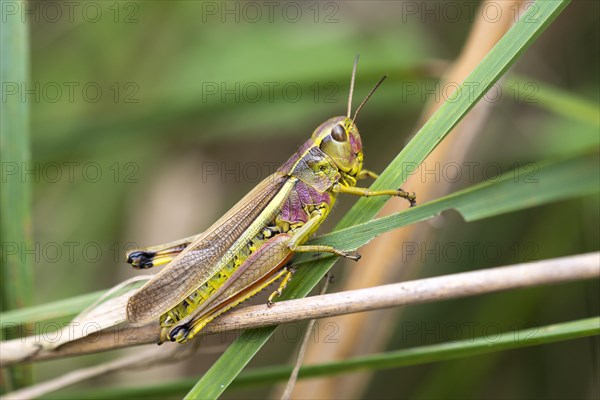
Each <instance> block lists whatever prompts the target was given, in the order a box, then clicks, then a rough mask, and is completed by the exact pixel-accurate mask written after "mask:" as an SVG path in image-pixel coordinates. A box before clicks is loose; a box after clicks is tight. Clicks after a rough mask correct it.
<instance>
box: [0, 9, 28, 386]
mask: <svg viewBox="0 0 600 400" xmlns="http://www.w3.org/2000/svg"><path fill="white" fill-rule="evenodd" d="M0 29H1V35H0V40H1V46H0V48H1V54H0V81H1V82H2V96H3V97H5V98H3V99H2V102H1V103H0V114H1V115H2V118H1V122H0V160H1V161H2V191H0V215H1V218H0V220H1V221H0V234H1V235H2V260H1V264H0V265H1V276H2V281H1V285H2V296H1V300H0V301H1V302H2V304H1V307H0V308H1V309H2V310H10V309H14V308H21V307H25V306H27V305H29V304H31V301H32V296H33V274H32V266H31V262H29V261H28V260H27V259H23V257H21V254H22V251H20V249H22V248H27V249H31V248H32V237H31V187H30V185H29V183H28V180H27V179H23V177H22V175H21V173H20V172H21V171H22V169H23V168H24V167H25V166H29V164H30V153H29V149H30V144H29V106H28V103H27V102H25V101H23V99H22V97H21V94H20V93H21V91H22V89H21V87H22V85H25V84H26V83H27V82H28V80H29V79H28V75H29V34H28V29H27V24H26V22H25V21H21V19H20V18H7V19H6V21H3V22H2V24H1V25H0ZM15 91H16V93H15ZM9 93H12V95H9ZM5 336H7V333H6V332H4V330H3V329H2V337H5ZM8 336H10V333H9V334H8ZM11 371H13V372H14V374H13V379H12V382H5V383H7V385H8V384H14V385H15V386H16V387H19V386H25V385H27V384H29V383H30V382H31V371H30V369H29V368H27V367H18V368H14V369H12V370H11Z"/></svg>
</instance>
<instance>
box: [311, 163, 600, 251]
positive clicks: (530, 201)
mask: <svg viewBox="0 0 600 400" xmlns="http://www.w3.org/2000/svg"><path fill="white" fill-rule="evenodd" d="M599 162H600V157H599V155H598V154H591V155H586V156H584V157H579V158H574V159H568V160H562V161H559V162H554V163H549V164H546V165H542V166H540V167H539V169H537V170H536V172H535V174H531V172H532V170H531V169H530V167H529V166H528V167H525V168H521V169H517V170H515V171H511V172H508V173H506V174H504V175H503V176H502V177H500V178H498V179H495V180H494V181H493V182H483V183H480V184H477V185H474V186H472V187H469V188H467V189H464V190H461V191H459V192H456V193H453V194H450V195H448V196H445V197H442V198H440V199H438V200H435V201H432V202H429V203H427V204H424V205H422V206H418V207H415V208H410V209H408V210H405V211H401V212H398V213H394V214H392V215H388V216H386V217H382V218H378V219H374V220H371V221H368V222H365V223H362V224H358V225H354V226H351V227H349V228H346V229H341V230H338V231H335V232H332V233H328V234H326V235H323V236H321V237H319V238H317V239H315V240H312V241H311V243H314V244H328V245H331V246H334V247H336V248H339V249H341V250H345V251H352V250H356V249H358V248H359V247H361V246H364V245H365V244H367V243H368V242H369V241H371V240H372V239H373V238H375V237H377V236H378V235H380V234H382V233H385V232H389V231H391V230H394V229H397V228H401V227H403V226H406V225H410V224H413V223H415V222H419V221H423V220H426V219H429V218H431V217H434V216H436V215H438V214H440V213H441V212H443V211H446V210H450V209H454V210H456V211H458V212H459V213H460V214H461V215H462V216H463V217H464V218H465V220H467V221H475V220H478V219H483V218H488V217H492V216H497V215H501V214H504V213H507V212H511V211H516V210H522V209H526V208H530V207H534V206H539V205H542V204H547V203H550V202H552V201H557V200H564V199H568V198H573V197H580V196H584V195H589V194H593V193H598V192H599V191H600V187H599V186H598V181H599V180H600V171H599V170H598V168H597V166H598V163H599ZM515 180H516V182H515ZM304 259H308V258H307V257H304Z"/></svg>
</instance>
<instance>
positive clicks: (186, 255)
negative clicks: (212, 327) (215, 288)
mask: <svg viewBox="0 0 600 400" xmlns="http://www.w3.org/2000/svg"><path fill="white" fill-rule="evenodd" d="M286 179H287V178H286V177H284V176H282V175H280V174H278V173H275V174H273V175H271V176H269V177H268V178H266V179H265V180H263V181H262V182H261V183H259V184H258V185H257V186H256V187H255V188H254V189H252V191H250V193H248V194H247V195H246V196H245V197H244V198H243V199H242V200H240V201H239V202H238V203H237V204H236V205H235V206H234V207H233V208H232V209H231V210H229V211H228V212H227V214H225V215H224V216H223V217H221V218H220V219H219V220H218V221H217V222H215V223H214V224H213V225H212V226H211V227H210V228H208V229H207V230H206V231H205V232H204V233H203V234H201V236H199V237H198V239H196V241H194V242H193V243H192V244H190V245H189V246H188V247H187V248H186V249H185V250H184V251H182V252H181V253H180V254H179V255H178V256H177V257H176V258H174V259H173V261H171V262H170V263H169V265H168V266H167V267H165V268H164V269H163V270H162V271H160V272H159V273H158V274H156V275H155V276H154V277H153V278H152V279H151V280H150V281H148V282H147V283H146V284H145V285H144V286H142V287H141V288H140V289H139V290H138V291H137V292H136V293H135V294H134V295H133V296H132V297H131V298H130V299H129V302H128V304H127V318H128V320H129V321H130V322H134V323H139V322H145V321H148V320H150V319H152V318H157V317H158V316H160V315H162V314H164V313H165V312H167V311H168V310H170V309H171V308H173V307H175V306H176V305H177V304H178V303H180V302H181V301H182V300H183V299H184V298H185V297H187V296H189V295H190V294H191V293H192V292H193V291H194V290H196V289H197V288H198V287H199V286H200V285H202V284H204V283H205V282H206V281H207V280H208V279H209V278H210V277H211V276H213V275H214V274H215V273H216V272H217V270H218V269H219V268H221V265H220V263H219V261H220V260H221V259H222V258H223V257H224V256H225V255H226V253H227V251H228V250H230V249H231V248H232V245H233V244H234V243H235V242H236V240H237V239H239V238H240V236H242V234H244V232H245V231H246V230H247V229H248V227H249V226H250V225H252V224H253V222H255V220H256V219H257V217H258V216H259V215H260V214H261V212H262V211H263V210H264V209H265V207H266V206H267V205H268V204H269V203H270V202H271V201H272V199H273V198H274V197H275V196H276V195H277V194H278V193H279V191H280V190H281V188H282V187H283V185H284V183H285V181H286Z"/></svg>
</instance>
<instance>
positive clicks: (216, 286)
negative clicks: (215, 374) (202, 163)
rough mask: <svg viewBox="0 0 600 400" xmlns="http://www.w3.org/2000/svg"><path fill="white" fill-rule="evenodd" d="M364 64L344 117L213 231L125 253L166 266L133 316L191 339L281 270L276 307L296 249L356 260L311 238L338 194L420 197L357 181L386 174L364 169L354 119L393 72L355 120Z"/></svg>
mask: <svg viewBox="0 0 600 400" xmlns="http://www.w3.org/2000/svg"><path fill="white" fill-rule="evenodd" d="M357 62H358V57H357V58H356V60H355V62H354V67H353V69H352V78H351V81H350V94H349V96H348V112H347V114H346V116H339V117H334V118H331V119H329V120H327V121H325V122H324V123H322V124H321V125H320V126H318V127H317V129H315V131H314V132H313V134H312V136H311V138H310V139H309V140H308V141H306V143H304V144H303V145H302V146H301V147H300V149H299V150H298V151H297V152H296V153H295V154H294V155H293V156H292V157H290V158H289V160H287V161H286V162H285V163H284V164H283V165H282V166H281V167H280V168H279V169H278V170H277V171H276V172H275V173H274V174H272V175H271V176H269V177H267V178H266V179H265V180H263V181H262V182H261V183H259V184H258V185H257V186H256V187H255V188H254V189H253V190H252V191H250V193H248V194H247V195H246V196H245V197H244V198H242V200H240V201H239V202H238V203H237V204H236V205H235V206H233V208H232V209H231V210H230V211H229V212H227V213H226V214H225V215H224V216H223V217H221V218H220V219H219V220H218V221H217V222H215V223H214V224H213V225H212V226H211V227H210V228H208V229H207V230H206V231H205V232H203V233H201V234H198V235H196V236H192V237H189V238H185V239H181V240H179V241H176V242H172V243H167V244H164V245H160V246H155V247H149V248H146V249H140V250H134V251H131V252H129V253H128V254H127V262H128V263H130V264H132V266H133V267H135V268H141V269H142V268H150V267H153V266H157V265H164V264H168V266H167V267H165V268H164V269H163V270H162V271H160V272H159V273H158V274H156V275H155V276H154V277H153V278H152V279H150V280H149V281H148V282H147V283H146V284H145V285H144V286H142V287H141V288H140V289H139V290H138V291H136V292H135V293H134V294H133V296H132V297H131V298H130V299H129V301H128V303H127V318H128V320H129V321H130V322H132V323H142V322H147V321H150V320H153V319H156V318H159V321H160V326H161V327H162V330H161V339H160V340H161V342H164V341H167V340H168V341H176V342H179V343H183V342H185V341H187V340H189V339H191V338H193V337H194V336H195V335H197V334H198V332H199V331H200V330H201V329H202V328H203V327H204V326H206V324H208V323H209V322H210V321H212V320H213V319H214V318H216V317H217V316H219V315H221V314H223V313H224V312H226V311H228V310H229V309H231V308H232V307H235V306H236V305H238V304H240V303H242V302H243V301H245V300H247V299H249V298H250V297H252V296H254V295H255V294H257V293H258V292H260V291H262V290H263V289H264V288H266V287H267V286H269V285H270V284H272V283H273V282H275V281H277V280H279V279H281V278H283V279H282V280H281V283H280V285H279V287H278V289H277V290H276V291H274V292H273V293H272V294H271V295H270V296H269V298H268V302H267V304H268V305H269V306H271V305H272V304H273V300H274V299H275V298H276V297H278V296H280V295H281V293H282V291H283V290H284V288H285V287H286V285H287V283H288V282H289V281H290V279H291V278H292V274H293V273H294V268H292V267H291V265H290V263H289V261H290V259H291V258H292V256H293V255H294V254H295V253H303V252H321V253H331V254H334V255H336V256H341V257H345V258H349V259H352V260H358V259H359V258H360V255H359V254H357V253H354V254H351V253H347V252H344V251H340V250H338V249H336V248H334V247H332V246H326V245H307V244H305V243H306V241H307V240H308V239H309V238H310V237H311V236H312V235H313V234H314V233H315V231H316V230H317V229H318V228H319V226H320V225H321V224H322V223H323V221H324V220H325V219H326V218H327V216H328V215H329V212H330V211H331V209H332V208H333V205H334V203H335V201H336V199H337V196H338V195H339V194H341V193H347V194H351V195H356V196H364V197H368V196H399V197H402V198H404V199H407V200H408V201H409V202H410V205H411V206H414V205H415V200H416V197H415V194H414V193H413V194H409V193H407V192H405V191H404V190H402V189H394V190H378V191H371V190H369V189H366V188H361V187H356V181H357V180H358V179H363V178H368V177H370V178H377V176H378V175H377V174H375V173H374V172H371V171H369V170H366V169H363V168H362V166H363V151H362V143H361V139H360V135H359V133H358V129H357V127H356V125H355V120H356V117H357V116H358V113H359V111H360V110H361V108H362V107H363V106H364V105H365V104H366V102H367V100H368V99H369V98H370V97H371V96H372V95H373V93H374V92H375V90H376V89H377V88H378V87H379V85H380V84H381V83H382V82H383V80H384V79H385V78H386V76H384V77H383V78H381V79H380V80H379V82H378V83H377V84H376V85H375V86H374V87H373V89H372V90H371V91H370V92H369V94H368V95H367V96H366V97H365V99H364V100H363V101H362V103H361V104H360V105H359V107H358V108H357V109H356V111H355V112H354V115H353V116H352V118H351V117H350V116H351V108H352V92H353V90H354V80H355V76H356V66H357Z"/></svg>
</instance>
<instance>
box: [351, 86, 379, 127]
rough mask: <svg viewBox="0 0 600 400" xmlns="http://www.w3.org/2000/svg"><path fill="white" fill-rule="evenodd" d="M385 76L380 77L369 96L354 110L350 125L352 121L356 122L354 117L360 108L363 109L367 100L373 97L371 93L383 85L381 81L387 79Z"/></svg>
mask: <svg viewBox="0 0 600 400" xmlns="http://www.w3.org/2000/svg"><path fill="white" fill-rule="evenodd" d="M387 77H388V76H387V74H386V75H384V76H382V77H381V79H380V80H379V82H377V83H376V84H375V86H374V87H373V89H371V91H370V92H369V94H368V95H367V97H365V99H364V100H363V101H362V103H360V105H359V106H358V108H357V109H356V111H355V112H354V117H352V123H354V120H356V117H357V116H358V112H359V111H360V110H361V108H363V106H364V105H365V104H366V103H367V100H369V99H370V98H371V96H373V93H375V91H376V90H377V88H378V87H379V86H380V85H381V84H382V83H383V81H384V80H385V78H387ZM348 115H350V113H348Z"/></svg>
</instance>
